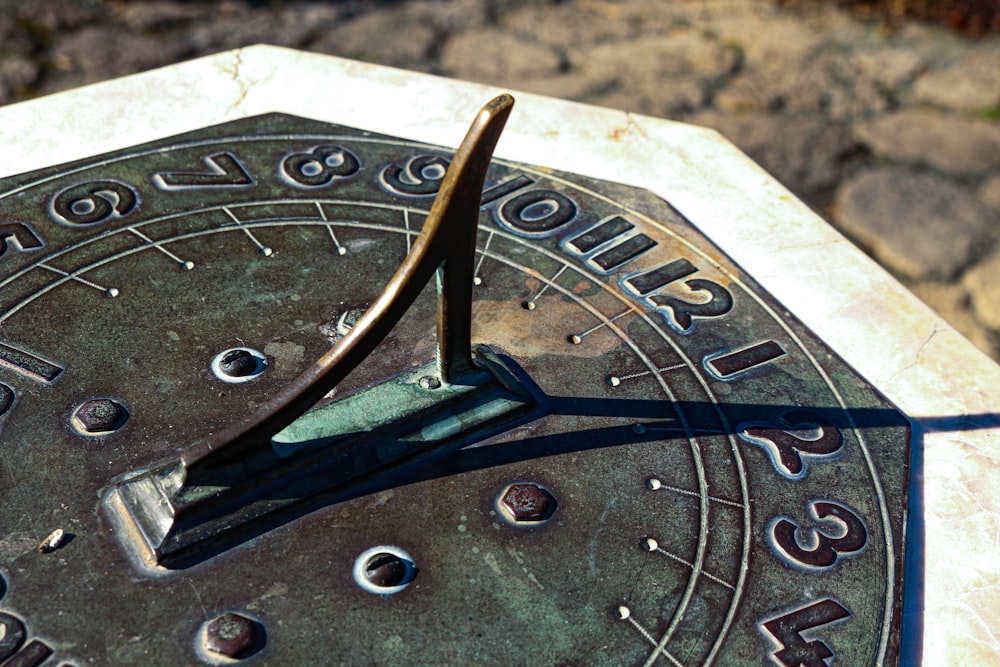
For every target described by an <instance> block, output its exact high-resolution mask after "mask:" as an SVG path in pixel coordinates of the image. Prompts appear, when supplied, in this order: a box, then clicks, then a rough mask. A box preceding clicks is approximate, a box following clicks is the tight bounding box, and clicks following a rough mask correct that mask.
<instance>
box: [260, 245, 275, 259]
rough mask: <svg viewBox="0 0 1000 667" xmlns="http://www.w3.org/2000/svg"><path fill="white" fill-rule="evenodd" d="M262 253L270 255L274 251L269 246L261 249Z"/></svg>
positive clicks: (266, 255) (265, 255)
mask: <svg viewBox="0 0 1000 667" xmlns="http://www.w3.org/2000/svg"><path fill="white" fill-rule="evenodd" d="M260 254H262V255H264V257H270V256H271V255H273V254H274V251H273V250H271V249H270V248H268V247H264V248H261V249H260Z"/></svg>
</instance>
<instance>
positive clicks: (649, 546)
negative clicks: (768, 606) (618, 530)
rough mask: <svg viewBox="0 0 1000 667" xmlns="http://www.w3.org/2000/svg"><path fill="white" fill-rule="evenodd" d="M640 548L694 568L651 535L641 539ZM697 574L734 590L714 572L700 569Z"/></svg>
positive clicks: (733, 588)
mask: <svg viewBox="0 0 1000 667" xmlns="http://www.w3.org/2000/svg"><path fill="white" fill-rule="evenodd" d="M642 548H643V549H644V550H645V551H648V552H649V553H657V554H660V555H661V556H666V557H667V558H670V559H671V560H675V561H677V562H678V563H683V564H684V565H687V566H688V567H689V568H691V569H692V570H693V569H694V563H691V562H689V561H687V560H685V559H683V558H681V557H680V556H678V555H677V554H675V553H671V552H669V551H667V550H666V549H664V548H663V547H661V546H660V543H659V542H657V541H656V539H654V538H652V537H647V538H645V539H644V540H643V541H642ZM699 574H701V575H702V576H704V577H706V578H707V579H711V580H712V581H714V582H715V583H717V584H719V585H721V586H725V587H726V588H728V589H729V590H731V591H735V590H736V587H735V586H733V585H732V584H731V583H729V582H728V581H725V580H724V579H720V578H719V577H717V576H715V575H714V574H710V573H708V572H706V571H705V570H700V571H699Z"/></svg>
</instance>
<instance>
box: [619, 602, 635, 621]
mask: <svg viewBox="0 0 1000 667" xmlns="http://www.w3.org/2000/svg"><path fill="white" fill-rule="evenodd" d="M631 615H632V611H631V610H630V609H629V608H628V607H626V606H625V605H622V606H620V607H618V609H615V616H617V617H618V620H619V621H624V620H625V619H627V618H628V617H629V616H631Z"/></svg>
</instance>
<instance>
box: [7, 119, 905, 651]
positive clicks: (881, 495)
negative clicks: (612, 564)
mask: <svg viewBox="0 0 1000 667" xmlns="http://www.w3.org/2000/svg"><path fill="white" fill-rule="evenodd" d="M154 141H155V140H154ZM234 141H241V142H247V141H253V142H265V141H285V142H292V141H334V142H336V141H343V142H348V141H349V142H354V143H369V144H381V145H392V146H399V147H406V148H412V149H416V150H428V151H437V152H441V151H445V152H447V151H448V150H449V149H448V148H447V147H441V146H434V145H431V144H426V143H422V142H419V141H408V140H399V139H387V138H382V137H364V136H357V135H351V134H329V133H318V134H314V133H304V134H288V133H281V134H261V135H255V136H250V137H247V136H243V137H239V136H226V137H214V138H210V139H203V140H197V141H191V142H183V143H176V144H171V145H168V146H160V147H156V148H151V149H148V150H145V151H140V152H133V153H127V154H124V155H117V156H114V157H112V158H108V159H106V160H101V161H98V162H92V163H87V164H84V165H81V166H80V167H78V168H76V169H72V170H68V171H63V172H60V173H56V174H53V175H51V176H48V177H45V178H42V179H38V180H36V181H32V182H29V183H25V184H22V185H20V186H18V187H16V188H14V189H13V190H9V191H7V192H4V193H0V200H3V199H4V198H5V197H8V196H11V195H13V194H16V193H18V192H21V191H23V190H27V189H29V188H31V187H34V186H36V185H41V184H44V183H46V182H49V181H52V180H56V179H59V178H63V177H65V176H67V175H69V174H74V173H79V172H81V171H85V170H89V169H93V168H96V167H101V166H104V165H108V164H113V163H115V162H118V161H123V160H130V159H133V158H137V157H143V156H146V155H152V154H157V153H165V152H168V151H174V150H180V149H186V148H196V147H204V146H215V145H220V144H231V143H232V142H234ZM493 162H494V163H495V164H498V165H502V166H505V167H508V168H510V169H513V170H517V171H520V172H524V173H530V174H534V175H536V176H538V177H539V179H543V178H544V179H548V180H551V181H553V182H555V183H559V184H561V185H563V186H565V187H568V188H571V189H573V190H577V191H579V192H583V193H586V194H587V195H589V196H591V197H594V198H595V199H598V200H601V201H604V202H605V203H608V204H611V205H614V206H617V207H619V208H621V209H622V210H623V211H625V212H626V213H628V214H629V215H633V216H635V217H636V218H639V219H641V220H643V221H644V222H645V223H647V224H649V225H651V226H652V227H654V228H655V229H658V230H660V231H661V232H663V233H665V234H666V235H667V236H669V237H670V238H672V239H674V241H675V242H677V243H680V244H682V245H684V246H686V247H687V248H688V250H689V251H691V252H692V253H693V254H695V255H697V256H699V257H701V258H702V259H703V260H706V261H707V262H708V264H709V265H711V266H713V267H715V268H716V269H717V270H719V271H721V272H722V273H723V274H724V275H726V276H727V277H728V278H729V279H730V280H731V281H732V283H734V284H737V285H739V286H740V287H741V289H742V291H743V292H744V293H745V294H747V295H749V296H750V297H751V298H752V299H753V300H754V301H755V302H757V304H758V305H759V306H760V307H762V308H763V309H764V310H765V312H766V313H767V314H768V315H770V316H771V318H772V319H773V320H774V321H775V322H777V323H778V325H779V326H780V327H781V328H782V329H783V330H785V333H786V335H788V336H789V337H791V338H792V340H793V341H794V342H795V344H796V346H797V347H798V348H799V350H800V351H801V352H803V353H804V354H805V355H806V358H807V359H808V360H809V362H810V363H811V365H812V366H813V367H814V368H815V369H816V370H817V372H818V373H819V374H820V376H821V377H822V378H823V380H824V382H825V383H826V386H827V387H828V388H829V389H830V391H831V392H832V393H833V394H834V396H835V398H836V400H837V403H838V405H839V406H840V407H841V408H842V409H844V411H845V416H846V418H847V420H848V423H849V424H850V428H851V429H852V430H854V432H855V435H856V436H857V439H858V444H859V446H860V448H861V451H862V454H863V456H864V459H865V462H866V464H867V466H868V472H869V477H870V478H871V481H872V484H873V486H874V488H875V493H876V497H877V500H878V504H879V510H880V513H881V517H880V519H881V523H882V527H883V530H882V533H883V538H884V539H885V543H886V546H887V550H886V551H887V557H886V559H885V560H886V582H887V590H886V592H885V596H884V600H885V603H884V605H883V606H884V609H885V611H884V616H883V628H884V629H883V633H882V638H881V641H880V647H879V656H878V657H879V659H884V656H885V651H886V649H887V644H888V628H889V621H890V620H891V619H890V617H891V613H892V604H891V603H892V596H893V590H892V589H893V582H894V579H893V576H894V572H895V564H894V562H893V558H891V557H889V556H888V554H891V553H892V551H893V548H892V544H893V540H892V533H891V529H890V524H889V518H888V506H887V502H886V499H885V491H884V489H883V488H882V484H881V480H880V479H879V477H878V475H877V472H876V470H875V467H874V462H873V461H872V458H871V453H870V451H869V447H868V445H867V443H866V442H865V441H864V438H863V437H862V436H861V434H860V433H858V432H857V430H856V429H857V427H856V425H855V423H854V419H853V418H852V417H851V415H850V413H849V412H848V411H847V406H846V403H845V401H844V399H843V397H842V396H841V395H840V392H838V391H837V389H836V387H835V385H833V383H832V382H831V381H830V378H829V376H828V375H827V373H826V372H825V370H824V369H823V368H822V367H821V366H820V364H819V362H818V360H817V359H816V357H815V356H814V355H813V354H811V353H810V352H809V350H808V348H807V347H806V346H805V345H804V344H803V343H802V341H801V339H800V338H799V337H798V336H797V335H795V333H794V332H793V331H792V330H791V328H790V327H789V326H788V324H787V323H786V322H785V321H784V319H782V318H781V317H779V316H778V315H777V313H776V312H775V311H774V309H773V308H771V307H769V306H768V305H767V304H766V303H764V301H763V300H762V299H761V298H760V297H759V296H758V295H757V294H756V293H754V291H753V290H750V289H747V288H746V285H744V284H743V282H742V281H741V280H740V279H739V277H738V276H736V275H733V274H732V273H730V272H729V271H727V270H725V269H724V268H723V267H722V266H721V265H720V264H719V263H718V262H717V261H715V260H713V259H712V258H711V256H710V255H709V254H708V253H707V252H705V251H703V250H701V249H700V248H698V247H697V246H695V245H694V244H693V243H692V242H690V241H689V240H687V239H685V238H683V237H681V236H679V235H677V234H676V233H674V232H672V231H671V230H670V229H668V228H667V227H666V226H664V225H662V224H661V223H659V222H657V221H656V220H654V219H652V218H650V217H649V216H647V215H645V214H643V213H641V212H639V211H635V210H632V209H631V208H629V207H626V206H623V205H622V204H620V203H619V202H616V201H615V200H613V199H611V198H610V197H608V196H605V195H602V194H600V193H597V192H594V191H592V190H590V189H589V188H586V187H583V186H581V185H579V184H576V183H573V182H572V181H568V180H566V179H563V178H559V177H557V176H554V175H553V174H551V173H548V172H545V171H542V170H538V169H533V168H531V167H528V166H525V165H523V164H521V163H519V162H516V161H512V160H505V159H500V158H494V160H493ZM591 178H596V177H591ZM622 185H629V186H632V187H639V188H642V189H647V190H648V189H649V188H648V186H647V185H642V184H638V185H637V184H635V183H630V182H622ZM296 201H299V200H296ZM349 203H351V204H356V203H357V202H349ZM668 203H669V202H668ZM670 206H671V207H673V204H670ZM404 208H408V207H404ZM411 210H412V209H411ZM675 210H678V212H679V213H680V214H681V215H683V212H682V211H680V210H679V209H676V208H675ZM116 231H117V230H116ZM709 242H710V243H711V240H710V241H709ZM734 264H735V262H734ZM29 268H30V267H29ZM74 275H76V274H75V273H74ZM69 279H71V278H68V277H67V278H66V279H65V280H62V281H60V282H65V281H66V280H69ZM6 283H7V281H3V282H2V283H0V288H2V287H3V285H4V284H6ZM7 316H8V315H7V314H3V315H0V322H2V321H3V319H5V318H6V317H7ZM657 328H658V327H657ZM698 377H699V378H700V374H699V375H698ZM710 395H711V394H710ZM733 446H734V448H735V446H736V444H735V442H734V443H733ZM737 462H738V465H739V466H740V471H739V472H740V480H741V484H742V483H744V480H745V474H744V471H743V469H742V459H740V458H739V457H737ZM745 528H748V526H745ZM745 532H746V533H749V530H746V531H745ZM746 546H747V547H748V546H749V545H748V544H747V545H746ZM745 567H746V565H745V563H744V566H743V570H741V578H742V577H743V576H744V573H745ZM731 620H732V619H731V618H727V621H726V624H725V626H724V627H725V628H726V629H728V627H729V625H730V623H731ZM720 634H724V633H720ZM714 653H715V651H714V650H713V655H714ZM653 659H655V656H654V658H653ZM647 664H650V663H647Z"/></svg>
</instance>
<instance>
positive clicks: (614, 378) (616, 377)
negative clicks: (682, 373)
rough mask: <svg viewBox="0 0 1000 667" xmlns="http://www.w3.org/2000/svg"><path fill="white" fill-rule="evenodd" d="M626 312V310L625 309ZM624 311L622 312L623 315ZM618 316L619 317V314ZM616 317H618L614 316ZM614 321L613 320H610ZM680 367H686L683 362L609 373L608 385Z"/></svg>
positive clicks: (612, 385) (613, 385) (614, 385)
mask: <svg viewBox="0 0 1000 667" xmlns="http://www.w3.org/2000/svg"><path fill="white" fill-rule="evenodd" d="M626 312H627V311H626ZM624 314H625V313H622V315H624ZM618 317H621V315H619V316H618ZM615 319H618V318H615ZM612 321H614V320H612ZM681 368H687V365H685V364H674V365H673V366H664V367H663V368H657V369H656V370H655V371H641V372H639V373H630V374H628V375H610V376H608V385H609V386H611V387H617V386H618V385H620V384H621V383H622V382H625V381H626V380H631V379H633V378H641V377H643V376H645V375H652V374H653V373H665V372H667V371H676V370H679V369H681Z"/></svg>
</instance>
